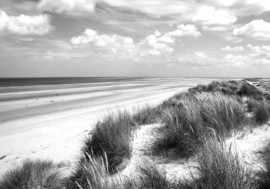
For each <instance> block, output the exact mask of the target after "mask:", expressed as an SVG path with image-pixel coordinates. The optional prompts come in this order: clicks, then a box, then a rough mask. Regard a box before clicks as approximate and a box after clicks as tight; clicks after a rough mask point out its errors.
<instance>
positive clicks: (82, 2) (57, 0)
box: [37, 0, 96, 15]
mask: <svg viewBox="0 0 270 189" xmlns="http://www.w3.org/2000/svg"><path fill="white" fill-rule="evenodd" d="M95 5H96V0H41V1H40V2H39V4H38V5H37V8H38V9H40V10H42V11H52V12H56V13H67V14H73V15H80V14H85V13H89V12H90V13H91V12H94V10H95Z"/></svg>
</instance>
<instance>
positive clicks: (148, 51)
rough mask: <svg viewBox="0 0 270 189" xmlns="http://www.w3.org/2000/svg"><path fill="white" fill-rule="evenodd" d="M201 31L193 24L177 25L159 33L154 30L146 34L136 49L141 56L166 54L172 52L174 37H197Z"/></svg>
mask: <svg viewBox="0 0 270 189" xmlns="http://www.w3.org/2000/svg"><path fill="white" fill-rule="evenodd" d="M200 35H201V33H200V32H199V31H198V30H197V28H196V27H195V26H194V25H178V26H177V29H176V30H174V31H171V32H167V33H165V34H163V35H162V34H161V33H160V32H159V31H155V34H151V35H149V36H147V37H146V38H145V39H144V40H142V41H141V42H140V43H139V44H138V45H137V47H138V50H139V51H141V52H140V53H139V54H140V55H141V56H144V57H145V56H148V55H154V56H160V55H168V54H171V53H173V52H174V48H173V47H172V46H173V45H175V42H176V38H179V37H184V36H191V37H198V36H200Z"/></svg>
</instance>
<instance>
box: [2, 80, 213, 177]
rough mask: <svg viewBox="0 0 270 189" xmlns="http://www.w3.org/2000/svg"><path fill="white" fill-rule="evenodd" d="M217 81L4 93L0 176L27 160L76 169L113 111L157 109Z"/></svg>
mask: <svg viewBox="0 0 270 189" xmlns="http://www.w3.org/2000/svg"><path fill="white" fill-rule="evenodd" d="M213 80H215V79H206V78H151V79H150V78H148V79H137V80H132V81H120V82H103V83H90V84H66V85H44V86H24V87H2V88H0V175H1V174H3V173H4V172H5V171H6V170H7V169H9V168H11V167H12V165H13V164H14V163H19V162H21V161H22V160H24V159H26V158H30V159H35V158H39V159H50V160H54V161H55V162H60V161H69V162H71V163H73V162H74V161H75V160H76V157H77V156H78V154H79V151H80V148H81V145H82V141H83V139H84V137H85V136H86V135H87V134H88V132H89V131H91V130H92V129H93V127H94V125H95V123H96V122H97V121H99V120H101V119H102V117H103V116H104V115H105V114H106V113H108V112H111V111H116V110H117V109H122V108H126V109H129V110H132V108H134V107H139V106H142V105H144V104H145V103H147V104H149V105H155V104H157V103H160V102H162V101H163V100H165V99H167V98H169V97H171V96H173V95H174V94H175V93H177V92H181V91H184V90H187V89H188V88H190V87H192V86H195V85H197V84H207V83H210V82H211V81H213Z"/></svg>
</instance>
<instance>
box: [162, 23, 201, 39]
mask: <svg viewBox="0 0 270 189" xmlns="http://www.w3.org/2000/svg"><path fill="white" fill-rule="evenodd" d="M200 35H201V33H200V32H199V31H198V29H197V28H196V26H194V25H190V24H188V25H184V24H181V25H178V26H177V30H175V31H171V32H168V33H166V34H165V35H164V36H167V37H183V36H191V37H199V36H200Z"/></svg>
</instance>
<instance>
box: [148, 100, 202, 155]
mask: <svg viewBox="0 0 270 189" xmlns="http://www.w3.org/2000/svg"><path fill="white" fill-rule="evenodd" d="M185 98H186V97H185ZM163 122H164V123H165V125H166V126H165V127H161V128H160V133H161V135H162V138H161V139H160V140H157V141H156V142H155V143H154V145H153V154H154V155H162V154H163V153H165V154H164V155H166V153H167V152H168V153H170V154H172V153H173V154H175V155H176V156H177V157H179V156H180V157H189V156H191V155H192V154H193V153H194V150H193V149H194V148H193V146H194V145H196V144H195V143H197V141H198V140H199V139H200V137H201V136H202V131H203V130H202V119H201V116H200V106H199V105H198V103H197V101H196V99H195V98H194V100H190V99H189V98H186V99H182V100H179V101H177V100H175V106H174V107H172V108H170V109H168V110H167V111H165V112H164V115H163Z"/></svg>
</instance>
